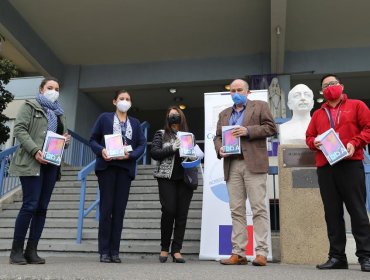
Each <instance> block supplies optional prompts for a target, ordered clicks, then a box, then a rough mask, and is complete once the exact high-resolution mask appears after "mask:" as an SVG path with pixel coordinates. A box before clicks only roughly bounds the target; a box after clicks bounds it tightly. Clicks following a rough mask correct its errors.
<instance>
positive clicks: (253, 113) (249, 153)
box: [214, 79, 277, 266]
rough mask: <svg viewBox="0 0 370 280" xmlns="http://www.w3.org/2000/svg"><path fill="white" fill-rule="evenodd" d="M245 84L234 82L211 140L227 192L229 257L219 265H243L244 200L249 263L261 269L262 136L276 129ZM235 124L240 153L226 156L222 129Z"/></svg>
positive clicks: (264, 221) (264, 216)
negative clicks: (250, 230)
mask: <svg viewBox="0 0 370 280" xmlns="http://www.w3.org/2000/svg"><path fill="white" fill-rule="evenodd" d="M249 93H250V91H249V86H248V83H247V82H246V81H244V80H240V79H238V80H234V81H233V82H232V83H231V85H230V94H231V97H232V100H233V102H234V105H233V106H232V107H229V108H227V109H225V110H223V111H222V112H221V113H220V115H219V119H218V123H217V131H216V137H215V139H214V144H215V149H216V153H217V157H218V158H219V159H221V158H224V177H225V181H226V184H227V189H228V193H229V204H230V211H231V219H232V226H233V230H232V236H231V241H232V248H233V249H232V255H231V257H230V258H228V259H225V260H221V264H225V265H235V264H247V259H246V257H245V248H246V245H247V242H248V234H247V230H246V227H247V221H246V199H247V197H248V198H249V201H250V204H251V208H252V212H253V226H254V236H255V240H256V248H255V250H256V258H255V259H254V260H253V262H252V264H253V265H256V266H265V265H266V263H267V255H268V244H267V237H268V229H269V226H270V221H269V217H268V212H267V208H266V203H265V199H266V179H267V171H268V154H267V147H266V137H269V136H272V135H274V134H275V133H276V131H277V130H276V126H275V123H274V119H273V117H272V114H271V111H270V109H269V106H268V104H267V102H264V101H253V100H248V99H247V95H248V94H249ZM228 125H239V126H238V127H237V128H234V130H233V135H234V136H235V137H240V146H241V154H237V155H229V154H226V153H224V150H223V147H222V126H228Z"/></svg>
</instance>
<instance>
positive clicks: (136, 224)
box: [1, 217, 200, 229]
mask: <svg viewBox="0 0 370 280" xmlns="http://www.w3.org/2000/svg"><path fill="white" fill-rule="evenodd" d="M14 222H15V219H14V218H1V227H2V228H14ZM159 225H160V219H159V218H157V219H155V218H150V219H140V220H138V219H124V221H123V227H124V228H136V229H138V228H141V229H147V228H158V227H159ZM76 227H77V218H76V219H66V218H49V219H46V222H45V228H76ZM84 227H85V228H97V227H98V221H96V220H95V218H92V217H91V218H90V217H88V218H85V219H84ZM186 227H187V228H189V229H190V228H192V229H197V228H198V229H199V228H200V219H188V220H187V224H186Z"/></svg>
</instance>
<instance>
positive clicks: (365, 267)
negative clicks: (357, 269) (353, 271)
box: [360, 257, 370, 272]
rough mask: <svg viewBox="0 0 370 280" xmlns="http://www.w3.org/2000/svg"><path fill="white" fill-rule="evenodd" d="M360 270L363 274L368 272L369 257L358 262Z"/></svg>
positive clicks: (369, 266)
mask: <svg viewBox="0 0 370 280" xmlns="http://www.w3.org/2000/svg"><path fill="white" fill-rule="evenodd" d="M360 264H361V270H362V271H365V272H370V257H367V258H364V259H363V260H361V261H360Z"/></svg>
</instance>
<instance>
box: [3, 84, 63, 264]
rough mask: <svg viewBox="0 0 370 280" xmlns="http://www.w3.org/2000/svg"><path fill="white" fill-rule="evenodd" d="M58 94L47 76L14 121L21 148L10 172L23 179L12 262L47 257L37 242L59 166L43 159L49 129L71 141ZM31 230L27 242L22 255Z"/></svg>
mask: <svg viewBox="0 0 370 280" xmlns="http://www.w3.org/2000/svg"><path fill="white" fill-rule="evenodd" d="M58 97H59V82H58V80H57V79H55V78H46V79H44V80H43V81H42V82H41V85H40V88H39V94H38V96H37V97H36V100H26V102H25V104H24V105H23V106H22V107H21V108H20V110H19V112H18V115H17V118H16V120H15V124H14V136H15V137H16V138H17V140H18V142H19V143H20V147H19V148H18V150H17V152H16V153H15V156H14V158H13V160H12V162H11V164H10V169H9V172H10V173H11V174H12V175H15V176H19V178H20V181H21V184H22V193H23V204H22V207H21V209H20V211H19V214H18V216H17V219H16V221H15V228H14V238H13V244H12V250H11V253H10V260H9V261H10V263H11V264H27V263H33V264H43V263H45V259H43V258H40V257H39V256H38V255H37V244H38V242H39V240H40V237H41V233H42V231H43V228H44V225H45V218H46V211H47V208H48V204H49V201H50V197H51V194H52V192H53V189H54V186H55V182H56V179H57V175H58V168H59V167H58V166H56V165H52V164H48V163H47V162H46V161H45V160H43V153H42V146H43V144H44V140H45V136H46V133H47V131H48V130H49V131H53V132H55V133H58V134H63V135H64V136H65V137H66V140H67V141H66V144H68V143H69V140H70V136H69V135H68V134H67V133H66V127H65V122H64V116H63V114H64V111H63V109H62V108H61V106H60V104H59V102H58ZM28 229H29V236H28V242H27V246H26V250H25V251H24V254H23V247H24V241H25V237H26V233H27V230H28Z"/></svg>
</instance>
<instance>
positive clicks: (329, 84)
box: [321, 81, 339, 89]
mask: <svg viewBox="0 0 370 280" xmlns="http://www.w3.org/2000/svg"><path fill="white" fill-rule="evenodd" d="M337 84H339V82H338V81H331V82H329V83H325V84H322V87H321V88H322V89H326V88H327V87H329V86H330V87H331V86H335V85H337Z"/></svg>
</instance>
